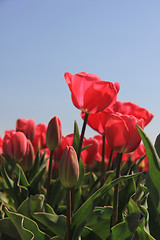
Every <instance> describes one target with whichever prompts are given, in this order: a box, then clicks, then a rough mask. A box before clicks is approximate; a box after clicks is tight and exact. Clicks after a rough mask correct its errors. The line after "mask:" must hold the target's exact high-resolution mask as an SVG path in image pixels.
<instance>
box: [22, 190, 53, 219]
mask: <svg viewBox="0 0 160 240" xmlns="http://www.w3.org/2000/svg"><path fill="white" fill-rule="evenodd" d="M46 211H47V212H49V213H53V214H55V213H54V211H53V209H52V208H51V207H50V206H49V205H47V204H46V203H45V196H44V195H42V194H36V195H33V196H30V197H29V198H27V199H25V200H24V201H23V203H22V204H21V205H20V207H19V208H18V209H17V213H20V214H22V215H24V216H26V217H31V214H32V213H34V212H46Z"/></svg>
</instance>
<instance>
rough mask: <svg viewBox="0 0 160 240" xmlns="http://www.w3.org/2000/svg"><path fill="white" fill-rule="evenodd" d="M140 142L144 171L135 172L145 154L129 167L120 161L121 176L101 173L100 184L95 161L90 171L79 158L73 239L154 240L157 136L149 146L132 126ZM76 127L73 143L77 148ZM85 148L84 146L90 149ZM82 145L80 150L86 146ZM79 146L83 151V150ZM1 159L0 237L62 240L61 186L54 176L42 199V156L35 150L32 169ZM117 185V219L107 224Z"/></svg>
mask: <svg viewBox="0 0 160 240" xmlns="http://www.w3.org/2000/svg"><path fill="white" fill-rule="evenodd" d="M137 129H138V131H139V134H140V136H141V138H142V140H143V142H144V145H145V148H146V153H147V157H148V160H149V170H148V171H147V172H139V168H138V166H139V164H140V163H141V161H142V160H143V159H144V157H145V155H144V156H143V157H142V158H140V159H139V160H138V161H137V162H136V163H134V164H133V165H127V164H126V163H123V165H122V167H121V176H120V178H118V179H115V169H112V170H110V171H108V172H106V173H105V177H106V181H105V183H104V185H103V186H102V185H101V179H102V178H103V177H104V176H102V175H101V169H100V167H99V166H100V165H98V164H97V165H96V167H95V168H93V169H91V168H89V167H88V166H84V164H83V161H82V159H80V161H79V180H78V182H77V184H76V186H74V188H73V189H72V194H73V195H72V196H74V200H73V199H72V203H73V204H74V206H72V221H71V239H72V240H83V239H84V240H89V239H93V240H94V239H96V240H154V239H159V236H160V188H159V182H160V158H159V157H160V156H159V155H160V150H159V149H160V138H159V137H157V139H156V142H155V146H153V145H152V143H151V142H150V140H149V138H148V137H147V135H146V134H145V133H144V131H143V130H142V129H141V128H140V127H138V126H137ZM79 139H80V137H79V130H78V125H77V123H76V122H75V124H74V138H73V146H74V148H75V149H76V151H77V150H78V144H79ZM89 147H90V146H87V147H86V148H89ZM86 148H85V149H86ZM82 150H84V149H82ZM1 157H2V163H1V166H0V174H1V175H0V239H2V240H6V239H7V240H21V239H22V240H28V239H29V240H30V239H35V240H36V239H37V240H39V239H42V240H43V239H44V240H49V239H50V240H51V239H58V240H64V239H65V238H66V231H67V214H66V210H67V209H66V208H67V207H66V189H65V187H64V186H62V184H61V182H60V181H59V178H58V176H57V175H56V176H53V179H52V180H51V186H50V198H49V201H48V202H46V179H47V167H46V166H47V159H46V157H45V153H44V154H43V155H41V154H40V152H39V151H38V152H37V154H36V157H35V161H34V165H33V167H32V169H31V170H30V171H28V172H25V171H24V170H23V168H22V167H21V166H20V165H19V164H17V163H15V162H14V161H13V160H12V159H8V158H6V157H5V156H3V155H2V156H1ZM117 184H119V202H118V222H117V224H116V225H115V226H113V227H112V226H111V222H112V211H113V207H112V206H113V192H114V186H115V185H117Z"/></svg>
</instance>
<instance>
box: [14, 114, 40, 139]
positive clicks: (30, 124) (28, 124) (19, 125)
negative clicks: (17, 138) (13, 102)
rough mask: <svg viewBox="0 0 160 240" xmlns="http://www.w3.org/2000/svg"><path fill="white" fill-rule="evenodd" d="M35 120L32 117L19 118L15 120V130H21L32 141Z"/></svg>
mask: <svg viewBox="0 0 160 240" xmlns="http://www.w3.org/2000/svg"><path fill="white" fill-rule="evenodd" d="M35 128H36V126H35V121H34V120H33V119H25V118H19V119H17V121H16V131H20V132H23V133H24V134H25V135H26V137H27V138H28V139H29V140H30V141H32V140H33V139H34V136H35Z"/></svg>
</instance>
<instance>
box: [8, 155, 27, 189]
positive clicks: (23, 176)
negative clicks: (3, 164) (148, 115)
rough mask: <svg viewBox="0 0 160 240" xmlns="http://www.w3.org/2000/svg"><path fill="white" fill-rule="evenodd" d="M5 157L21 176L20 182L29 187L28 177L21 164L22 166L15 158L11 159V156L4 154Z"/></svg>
mask: <svg viewBox="0 0 160 240" xmlns="http://www.w3.org/2000/svg"><path fill="white" fill-rule="evenodd" d="M4 158H5V160H6V161H7V163H8V164H9V165H11V167H12V169H13V171H14V173H15V174H16V175H17V176H18V178H19V184H22V185H23V186H24V187H28V186H29V183H28V181H27V178H26V176H25V174H24V172H23V169H22V168H21V166H20V165H19V164H18V163H16V162H15V161H14V160H12V159H10V158H8V157H6V156H5V157H4V156H3V159H4Z"/></svg>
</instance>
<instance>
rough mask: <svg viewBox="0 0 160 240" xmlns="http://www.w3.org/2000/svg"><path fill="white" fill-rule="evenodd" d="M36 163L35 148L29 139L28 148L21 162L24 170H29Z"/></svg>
mask: <svg viewBox="0 0 160 240" xmlns="http://www.w3.org/2000/svg"><path fill="white" fill-rule="evenodd" d="M33 163H34V149H33V145H32V143H31V141H30V140H29V139H28V140H27V150H26V154H25V156H24V158H23V159H22V161H21V162H20V164H21V166H22V168H23V170H24V171H29V170H30V169H31V168H32V167H33Z"/></svg>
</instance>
